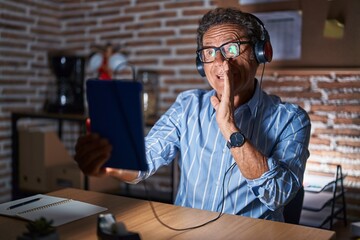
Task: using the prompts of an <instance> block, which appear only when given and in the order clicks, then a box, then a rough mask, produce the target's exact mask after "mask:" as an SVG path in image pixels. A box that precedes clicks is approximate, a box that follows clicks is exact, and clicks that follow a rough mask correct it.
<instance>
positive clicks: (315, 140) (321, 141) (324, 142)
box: [310, 137, 331, 146]
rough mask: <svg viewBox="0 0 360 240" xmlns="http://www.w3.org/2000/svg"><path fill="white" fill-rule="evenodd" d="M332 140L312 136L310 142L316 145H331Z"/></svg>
mask: <svg viewBox="0 0 360 240" xmlns="http://www.w3.org/2000/svg"><path fill="white" fill-rule="evenodd" d="M330 143H331V141H330V140H329V139H321V138H315V137H312V138H310V144H314V145H327V146H330Z"/></svg>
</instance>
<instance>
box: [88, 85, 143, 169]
mask: <svg viewBox="0 0 360 240" xmlns="http://www.w3.org/2000/svg"><path fill="white" fill-rule="evenodd" d="M86 91H87V101H88V106H89V115H90V122H91V132H94V133H98V134H99V135H100V136H101V137H104V138H106V139H108V140H109V142H110V143H111V145H112V152H111V157H110V159H109V160H108V161H107V162H106V163H105V165H104V167H112V168H118V169H130V170H141V171H146V170H147V169H148V166H147V163H146V158H145V144H144V123H143V103H142V101H143V100H142V84H141V83H139V82H134V81H126V80H98V79H89V80H88V81H87V82H86Z"/></svg>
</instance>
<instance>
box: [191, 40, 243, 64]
mask: <svg viewBox="0 0 360 240" xmlns="http://www.w3.org/2000/svg"><path fill="white" fill-rule="evenodd" d="M249 43H250V41H235V42H227V43H224V44H223V45H221V46H220V47H205V48H202V49H199V50H197V51H196V53H197V55H198V56H199V58H200V61H201V62H203V63H211V62H213V61H215V58H216V52H217V51H219V50H220V52H221V54H222V55H223V57H224V58H225V59H232V58H236V57H237V56H239V55H240V45H241V44H249Z"/></svg>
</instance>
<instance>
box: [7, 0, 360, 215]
mask: <svg viewBox="0 0 360 240" xmlns="http://www.w3.org/2000/svg"><path fill="white" fill-rule="evenodd" d="M215 5H216V3H215V2H213V1H197V0H194V1H174V0H173V1H170V0H162V1H157V0H156V1H155V0H154V1H152V0H137V1H135V0H118V1H116V0H115V1H113V0H104V1H95V0H92V1H90V0H89V1H80V0H74V1H70V0H54V1H45V0H33V1H26V0H22V1H10V0H9V1H6V0H4V1H1V2H0V201H6V200H9V199H10V192H11V139H10V137H11V130H10V114H11V112H12V111H15V110H40V109H42V107H43V103H44V101H45V99H46V97H47V95H46V94H47V90H48V86H49V85H51V84H53V82H54V76H53V75H52V74H51V72H50V71H49V67H48V62H47V53H48V51H54V50H60V49H64V50H67V51H71V52H73V53H74V54H78V55H82V56H88V55H89V54H90V52H91V49H92V45H94V44H98V45H105V44H106V43H107V42H111V43H113V44H120V45H122V46H123V50H124V51H125V52H126V54H127V55H128V58H129V61H130V63H131V64H133V65H134V66H135V67H136V69H137V70H141V69H151V70H155V71H157V72H159V76H160V78H159V84H160V96H159V97H160V110H159V112H164V111H165V110H166V109H167V108H168V107H169V105H170V104H171V103H172V102H173V101H174V99H175V97H176V95H177V94H178V93H179V92H181V91H183V90H186V89H190V88H208V84H207V82H206V80H205V79H202V78H201V77H199V75H198V74H197V71H196V69H195V60H194V59H195V58H194V56H195V55H194V50H195V49H196V44H195V31H196V28H197V22H198V20H199V18H200V16H201V15H202V14H204V13H205V12H206V11H207V10H208V9H210V8H212V7H213V6H215ZM87 77H95V74H94V73H90V72H87ZM263 87H264V89H265V90H266V91H268V92H269V93H274V94H277V95H279V96H280V97H282V99H283V100H286V101H289V102H294V103H298V104H299V105H301V106H302V107H303V108H304V109H305V110H307V111H308V113H309V114H310V117H311V120H312V125H313V129H312V138H311V143H310V150H311V156H310V159H309V161H308V165H307V168H308V170H309V171H316V172H322V173H324V172H325V173H326V172H334V166H335V165H336V164H342V165H343V168H344V172H345V173H346V174H347V178H346V181H345V184H346V186H347V188H348V192H347V201H348V203H349V204H348V207H349V213H350V215H351V216H352V217H353V218H359V217H360V207H358V206H359V203H360V199H359V197H358V195H359V194H358V192H359V190H358V189H360V179H359V175H360V156H359V155H360V128H359V125H360V124H359V113H360V107H359V102H360V100H359V99H360V70H336V69H329V70H324V69H319V70H316V69H311V70H308V69H303V70H293V71H292V70H279V71H275V70H271V69H266V71H265V76H264V81H263ZM73 128H74V127H73V126H68V127H67V128H66V129H67V131H68V132H69V133H72V132H74V131H77V129H75V130H74V129H73ZM73 138H74V137H68V138H67V140H68V142H67V146H68V147H69V149H70V150H71V151H73V149H72V146H73V141H74V140H73ZM159 181H160V182H161V180H159ZM158 185H159V186H163V185H164V183H163V182H161V183H160V184H158ZM164 189H168V188H166V187H164Z"/></svg>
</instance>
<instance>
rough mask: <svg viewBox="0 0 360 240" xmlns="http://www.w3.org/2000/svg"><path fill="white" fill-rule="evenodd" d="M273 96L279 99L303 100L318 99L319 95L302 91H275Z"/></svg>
mask: <svg viewBox="0 0 360 240" xmlns="http://www.w3.org/2000/svg"><path fill="white" fill-rule="evenodd" d="M272 93H273V94H275V95H277V96H279V97H281V98H305V99H320V98H321V93H319V92H303V91H280V92H278V91H275V92H272Z"/></svg>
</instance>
